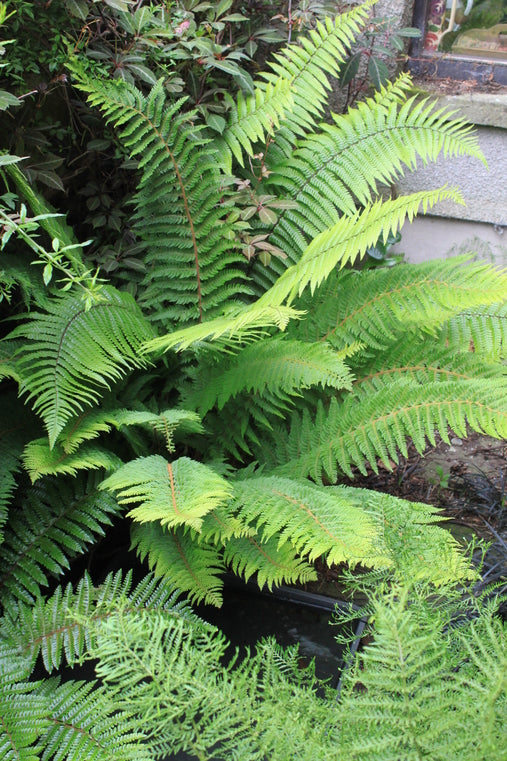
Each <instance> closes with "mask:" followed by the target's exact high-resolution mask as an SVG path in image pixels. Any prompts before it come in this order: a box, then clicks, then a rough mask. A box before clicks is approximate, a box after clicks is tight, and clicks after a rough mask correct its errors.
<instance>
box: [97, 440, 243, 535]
mask: <svg viewBox="0 0 507 761" xmlns="http://www.w3.org/2000/svg"><path fill="white" fill-rule="evenodd" d="M100 488H101V489H109V490H111V491H116V492H118V501H119V502H120V504H129V503H132V502H141V504H140V506H139V507H135V508H133V509H132V510H131V511H130V512H129V515H130V516H131V517H132V518H134V520H136V521H140V522H141V523H147V522H150V521H160V523H161V524H162V525H163V526H168V527H173V526H189V527H191V528H193V529H196V530H199V529H200V527H201V523H202V517H203V516H204V515H206V513H208V512H210V511H211V510H213V509H214V508H215V507H218V506H219V505H222V504H224V502H226V501H227V499H228V498H229V497H230V494H231V491H232V490H231V487H230V485H229V484H228V483H227V481H226V480H225V479H223V478H222V477H221V476H219V475H217V474H216V473H214V472H213V471H212V470H211V468H208V467H207V466H206V465H203V464H202V463H200V462H195V461H194V460H191V459H190V458H188V457H180V458H179V459H177V460H175V461H174V462H172V463H171V462H167V461H166V460H165V459H164V458H163V457H160V456H158V455H152V456H151V457H143V458H141V459H138V460H133V461H132V462H129V463H127V464H126V465H123V466H122V467H121V468H119V469H118V470H117V471H116V472H115V473H113V475H111V476H109V478H107V479H106V480H105V481H103V482H102V484H101V485H100Z"/></svg>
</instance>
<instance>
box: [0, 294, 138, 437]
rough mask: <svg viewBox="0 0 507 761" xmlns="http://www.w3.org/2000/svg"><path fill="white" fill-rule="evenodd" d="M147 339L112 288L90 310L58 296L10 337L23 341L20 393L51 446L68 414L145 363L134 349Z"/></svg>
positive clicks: (128, 304) (133, 309) (130, 303)
mask: <svg viewBox="0 0 507 761" xmlns="http://www.w3.org/2000/svg"><path fill="white" fill-rule="evenodd" d="M150 336H151V330H150V327H149V325H148V323H147V322H146V320H145V319H144V317H143V316H142V314H141V312H140V311H139V309H138V307H137V306H136V304H135V302H134V300H133V299H132V297H131V296H129V295H128V294H125V293H123V294H122V293H119V292H118V291H116V290H115V289H114V288H111V287H104V288H103V289H102V290H101V291H100V299H99V300H97V301H96V302H95V303H94V304H92V305H91V306H90V308H89V309H87V308H86V305H85V303H84V302H83V301H82V300H81V298H79V297H77V296H75V295H73V294H66V295H63V296H59V297H57V298H55V299H54V300H53V301H51V302H49V303H48V306H47V311H46V313H41V312H37V313H30V315H29V316H28V318H27V322H26V323H25V324H24V325H21V326H19V327H18V328H16V329H15V330H14V331H12V333H11V334H10V336H9V337H10V338H13V339H17V338H23V339H24V344H23V348H22V349H19V351H18V352H17V355H16V372H17V375H18V377H19V378H20V391H21V393H27V394H28V397H27V400H28V401H31V400H33V408H34V410H35V412H37V413H38V414H40V415H41V417H42V419H43V420H44V423H45V425H46V428H47V431H48V436H49V443H50V446H51V447H52V446H53V445H54V443H55V441H56V438H57V436H58V434H59V433H60V432H61V431H62V430H63V428H64V425H65V424H66V423H67V421H68V420H69V419H70V418H71V417H72V416H73V415H76V414H77V413H78V412H80V411H82V410H83V408H84V407H86V406H89V405H91V404H93V403H95V402H97V401H98V399H99V398H100V395H101V394H100V391H99V389H101V390H102V391H103V390H104V389H107V388H110V384H111V383H112V382H113V381H116V380H118V379H119V378H121V377H122V376H124V375H125V373H126V371H127V370H128V369H130V368H132V367H140V366H142V365H143V364H145V361H144V360H143V359H142V358H140V357H139V348H140V345H141V343H142V342H143V341H146V340H147V339H148V338H149V337H150Z"/></svg>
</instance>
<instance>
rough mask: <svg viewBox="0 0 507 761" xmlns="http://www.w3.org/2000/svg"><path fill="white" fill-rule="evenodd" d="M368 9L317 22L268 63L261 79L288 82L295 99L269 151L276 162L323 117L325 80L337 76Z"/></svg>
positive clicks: (363, 5) (325, 94)
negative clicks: (298, 137) (313, 27)
mask: <svg viewBox="0 0 507 761" xmlns="http://www.w3.org/2000/svg"><path fill="white" fill-rule="evenodd" d="M370 6H371V3H370V2H366V3H363V4H362V5H360V6H356V7H355V8H353V9H352V10H351V11H349V12H347V13H342V14H340V15H338V16H336V17H335V18H334V19H331V18H329V17H327V18H326V19H324V20H323V21H322V22H321V21H318V22H317V25H316V28H315V29H311V30H310V31H309V33H308V34H307V35H305V36H301V37H300V38H299V40H298V42H297V43H295V44H292V45H287V47H285V48H284V49H282V50H281V51H280V52H278V53H275V55H274V56H273V60H272V61H268V62H267V65H268V67H269V68H270V69H271V71H270V72H262V73H261V76H262V78H263V79H265V80H266V81H267V82H270V83H272V84H276V82H277V81H278V80H279V79H281V80H282V81H283V80H285V81H289V83H290V86H291V91H292V95H293V99H294V105H293V107H292V109H291V110H290V111H289V112H288V113H286V114H285V118H284V119H283V121H282V128H281V130H279V131H278V132H277V135H276V139H275V144H274V145H273V146H272V147H270V152H271V154H272V155H273V158H274V160H275V161H276V162H278V161H279V160H280V158H281V157H283V156H284V155H285V156H288V155H290V152H291V149H292V146H293V145H294V142H295V139H296V137H297V136H301V135H304V134H305V133H306V132H307V131H309V130H312V129H313V128H314V127H315V124H316V122H315V119H318V118H320V117H322V115H323V113H324V107H325V105H326V102H327V96H328V92H329V90H330V89H331V84H330V82H329V79H328V77H333V76H334V77H336V76H338V73H339V69H340V65H341V63H342V62H343V60H344V59H345V57H346V55H347V51H348V48H349V47H350V46H351V44H352V43H353V42H354V40H355V39H356V38H357V35H358V34H359V32H360V29H361V27H362V26H363V25H364V23H365V21H366V19H367V18H368V10H369V8H370ZM272 72H273V73H272Z"/></svg>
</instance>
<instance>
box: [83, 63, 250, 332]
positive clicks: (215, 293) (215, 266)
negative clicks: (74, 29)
mask: <svg viewBox="0 0 507 761" xmlns="http://www.w3.org/2000/svg"><path fill="white" fill-rule="evenodd" d="M74 72H75V74H76V75H77V77H78V81H79V84H78V86H79V87H80V89H82V90H84V91H85V92H86V93H88V100H89V102H90V103H91V104H92V105H94V106H97V107H99V108H100V109H101V110H102V112H103V113H104V115H105V118H106V121H107V122H108V123H110V124H113V125H114V126H115V127H116V128H117V129H118V130H119V133H118V134H119V138H120V140H121V141H122V142H123V144H124V145H125V147H126V148H127V149H128V150H129V152H130V155H131V156H132V157H139V158H140V162H139V169H140V170H141V171H142V176H141V180H140V182H139V184H138V189H137V194H136V196H135V201H136V213H135V218H134V220H135V229H136V231H137V232H138V234H139V235H140V237H141V238H142V240H143V241H144V242H145V245H146V255H145V263H146V266H147V275H146V277H145V279H144V281H143V284H142V287H141V294H140V297H139V298H140V303H142V304H144V305H146V307H147V308H148V309H150V311H151V313H152V314H153V317H154V319H156V320H158V321H162V322H163V324H164V325H165V326H167V325H169V324H171V323H174V322H177V323H178V324H185V323H189V322H202V321H203V319H204V318H205V316H206V317H213V316H215V315H216V314H217V312H218V313H219V312H220V311H221V309H222V308H223V306H224V305H225V303H226V302H227V301H228V300H229V298H228V293H229V289H230V288H232V289H233V291H234V293H235V294H236V295H237V294H239V293H241V292H247V291H248V289H247V286H246V281H245V276H244V274H243V272H242V268H243V261H242V257H241V254H240V253H239V251H237V247H236V245H235V244H234V229H233V227H232V225H231V224H230V223H229V222H227V220H226V216H227V213H228V209H227V208H226V207H225V206H224V205H221V203H220V202H221V200H222V192H221V190H220V175H219V167H218V165H217V161H216V157H215V155H214V153H215V149H214V148H213V147H212V146H211V145H210V144H209V141H208V140H206V139H204V138H203V137H201V136H200V135H199V132H200V131H201V130H202V129H203V126H204V125H202V126H197V125H196V124H195V123H194V120H195V112H190V113H185V112H182V110H181V109H182V106H183V103H184V99H182V100H179V101H177V102H176V103H167V101H166V97H165V94H164V86H163V81H162V80H161V81H159V83H158V84H157V85H156V86H155V87H154V88H153V89H152V90H151V92H150V93H149V94H148V95H147V96H146V97H144V96H143V95H142V93H141V92H140V91H139V90H137V89H136V88H135V87H133V86H131V85H128V84H126V83H121V84H120V83H118V82H112V81H110V82H104V81H100V80H92V79H90V78H89V77H87V76H86V75H85V74H84V73H83V72H80V71H79V70H78V67H76V66H74Z"/></svg>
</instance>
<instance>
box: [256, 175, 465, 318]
mask: <svg viewBox="0 0 507 761" xmlns="http://www.w3.org/2000/svg"><path fill="white" fill-rule="evenodd" d="M444 198H452V199H453V200H454V201H458V202H459V201H460V196H459V195H458V194H457V193H456V192H454V191H450V190H446V189H445V188H443V189H441V190H439V191H430V192H426V191H421V192H419V193H413V194H412V195H410V196H400V198H397V199H395V200H393V201H377V202H376V203H374V204H373V205H371V206H367V207H366V208H365V209H364V210H363V211H360V212H357V213H356V214H355V215H354V216H353V217H342V218H341V219H340V221H339V222H337V224H336V225H333V227H331V228H329V230H325V231H324V232H322V233H320V234H319V235H317V236H316V237H315V238H314V239H313V240H312V242H311V243H310V244H309V245H308V247H307V248H306V249H305V251H304V253H303V254H302V256H301V259H300V260H299V261H298V262H297V264H294V265H292V266H291V267H289V269H287V270H285V272H284V273H283V275H281V276H280V277H279V278H278V280H277V281H276V283H275V285H273V286H272V287H271V288H270V289H269V290H268V291H266V293H265V294H264V295H263V296H261V298H260V299H259V300H258V301H257V304H260V305H262V306H267V305H270V306H275V305H278V304H282V303H283V302H284V301H285V300H286V299H287V300H288V302H289V303H290V302H292V301H293V300H294V298H295V297H296V295H297V296H301V294H302V293H303V291H304V290H305V288H307V287H308V286H310V290H311V292H312V294H313V292H314V291H315V289H316V288H317V287H318V286H319V285H320V284H321V283H322V282H323V281H324V280H325V279H326V278H327V277H328V276H329V275H330V274H331V272H332V271H333V270H334V268H335V267H336V266H337V265H340V266H341V267H343V266H344V265H345V264H347V263H349V262H351V261H354V260H355V259H356V258H362V257H363V256H364V255H365V254H366V252H367V250H368V248H371V247H372V246H373V245H374V243H375V242H376V241H377V240H378V239H379V237H380V236H383V239H384V240H387V236H388V235H389V233H392V232H396V230H397V229H398V227H400V226H401V225H402V224H403V222H404V221H405V219H409V220H410V221H411V220H412V219H413V218H414V216H415V215H416V214H417V213H418V211H419V208H420V207H421V206H422V208H423V211H424V212H426V211H427V210H428V208H431V207H432V206H433V205H434V204H435V203H437V202H438V201H441V200H443V199H444Z"/></svg>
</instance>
